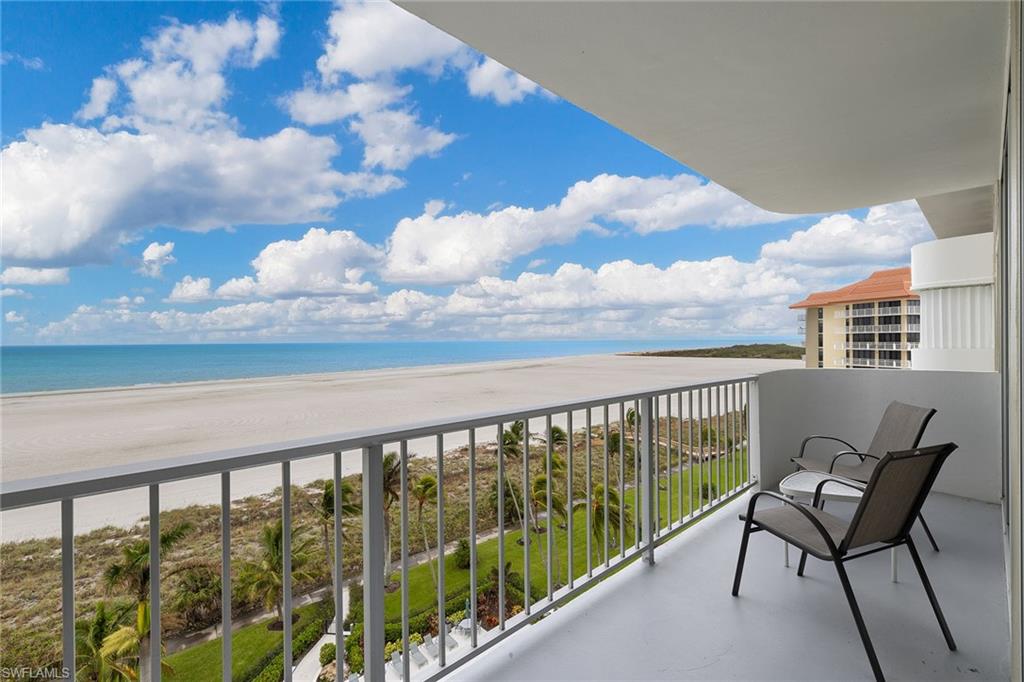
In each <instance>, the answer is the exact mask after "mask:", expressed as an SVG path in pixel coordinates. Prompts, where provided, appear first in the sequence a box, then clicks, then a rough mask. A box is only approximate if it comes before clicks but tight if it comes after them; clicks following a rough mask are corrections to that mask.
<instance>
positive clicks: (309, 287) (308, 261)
mask: <svg viewBox="0 0 1024 682" xmlns="http://www.w3.org/2000/svg"><path fill="white" fill-rule="evenodd" d="M381 258H382V253H381V252H380V250H379V249H377V248H376V247H374V246H372V245H370V244H367V243H366V242H364V241H363V240H362V239H360V238H359V237H358V236H357V235H356V234H355V233H354V232H351V231H349V230H332V231H330V232H328V231H327V230H325V229H323V228H313V229H311V230H309V231H308V232H306V234H304V235H303V236H302V238H301V239H298V240H289V239H282V240H280V241H276V242H272V243H271V244H268V245H267V246H266V247H265V248H264V249H263V250H262V251H260V253H259V255H258V256H256V258H254V259H253V261H252V267H253V269H254V271H255V276H254V277H249V276H246V277H240V278H235V279H232V280H228V281H227V282H226V283H224V284H223V285H222V286H220V287H218V289H217V292H216V293H217V295H218V296H219V297H222V298H248V297H251V296H266V297H271V298H288V297H298V296H329V295H334V296H338V295H361V294H369V293H372V292H373V291H375V290H376V287H375V286H374V285H373V284H371V283H370V282H366V281H364V280H363V276H364V275H365V274H366V271H367V269H368V268H370V267H373V266H375V265H376V264H377V263H378V262H379V261H380V260H381Z"/></svg>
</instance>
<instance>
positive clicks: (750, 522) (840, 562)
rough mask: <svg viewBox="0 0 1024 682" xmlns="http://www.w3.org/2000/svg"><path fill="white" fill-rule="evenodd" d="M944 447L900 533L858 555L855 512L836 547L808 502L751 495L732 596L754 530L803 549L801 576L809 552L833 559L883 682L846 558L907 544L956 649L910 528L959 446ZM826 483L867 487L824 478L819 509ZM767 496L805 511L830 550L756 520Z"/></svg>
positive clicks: (817, 495) (815, 502)
mask: <svg viewBox="0 0 1024 682" xmlns="http://www.w3.org/2000/svg"><path fill="white" fill-rule="evenodd" d="M837 440H838V439H837ZM932 447H935V446H932ZM943 447H947V448H948V451H947V452H945V453H944V454H941V455H940V459H939V461H938V462H937V463H936V464H935V465H934V466H933V467H932V470H931V472H930V473H929V475H928V479H927V480H926V482H925V484H924V485H923V486H922V488H921V492H920V493H919V494H918V496H917V498H916V499H915V500H914V503H913V505H912V511H911V513H909V514H908V515H907V519H908V520H907V522H906V523H905V524H904V526H903V528H902V530H901V531H900V533H899V534H898V535H897V536H896V537H894V538H892V539H891V540H889V541H886V542H882V543H878V546H876V547H873V548H871V549H868V550H865V551H861V552H857V553H855V554H849V553H848V549H847V546H846V545H847V542H848V541H849V539H850V537H851V535H852V531H853V530H854V529H855V527H856V524H857V521H858V518H857V516H856V515H855V516H854V519H853V521H851V523H850V525H849V526H848V528H847V532H846V536H845V538H844V539H843V540H842V542H840V543H839V545H838V546H837V545H836V544H835V542H833V540H832V537H831V536H830V535H829V533H828V531H827V530H826V529H825V527H824V526H823V525H822V523H821V521H819V520H818V519H817V518H815V516H814V515H813V514H812V513H811V512H809V511H808V510H807V507H806V506H805V505H803V504H801V503H799V502H797V501H795V500H791V499H789V498H788V497H785V496H784V495H780V494H779V493H775V492H772V491H767V490H763V491H759V492H756V493H754V494H753V495H751V497H750V502H749V503H748V505H747V512H746V514H741V515H740V520H741V521H744V526H743V539H742V540H741V542H740V554H739V558H738V559H737V562H736V576H735V578H734V579H733V584H732V596H734V597H737V596H739V591H740V579H741V578H742V576H743V564H744V562H745V560H746V557H747V541H748V540H749V538H750V534H751V533H757V532H759V531H762V530H765V531H768V532H769V533H771V534H772V535H775V536H776V537H778V538H779V539H781V540H783V541H785V542H789V543H790V544H793V545H795V546H797V547H798V548H800V549H801V550H802V552H803V554H802V555H801V557H800V567H799V569H798V571H797V574H798V575H801V576H802V575H803V571H804V565H805V563H806V559H807V555H808V554H811V555H813V556H814V557H815V558H818V559H821V560H823V561H831V562H832V563H833V564H834V565H835V567H836V572H837V573H838V574H839V582H840V584H841V585H842V586H843V592H844V593H845V595H846V600H847V602H848V603H849V605H850V611H851V612H852V613H853V620H854V622H855V623H856V625H857V632H858V633H859V634H860V639H861V642H862V643H863V645H864V651H865V653H866V654H867V657H868V661H869V662H870V664H871V670H872V672H873V673H874V676H875V679H876V680H878V681H879V682H884V680H885V676H884V675H883V674H882V668H881V666H880V665H879V663H878V656H877V655H876V654H875V648H874V646H873V645H872V644H871V637H870V636H869V635H868V630H867V627H866V626H865V624H864V617H863V616H862V615H861V612H860V607H859V606H858V605H857V599H856V597H855V596H854V594H853V587H852V585H851V584H850V578H849V576H848V575H847V573H846V568H845V566H844V564H845V563H846V562H847V561H852V560H853V559H859V558H861V557H865V556H869V555H871V554H876V553H878V552H884V551H885V550H887V549H892V548H894V547H899V546H900V545H906V546H907V550H908V551H909V552H910V556H911V558H912V559H913V562H914V567H915V568H916V569H917V573H918V575H919V576H920V578H921V584H922V585H923V586H924V590H925V592H926V593H927V595H928V601H929V602H930V603H931V606H932V610H933V611H934V612H935V618H936V619H937V620H938V621H939V627H940V628H941V629H942V636H943V637H945V639H946V645H947V646H948V647H949V650H950V651H956V642H954V641H953V634H952V633H951V632H950V630H949V625H948V624H947V623H946V618H945V616H944V615H943V614H942V609H941V608H940V607H939V601H938V599H937V598H936V596H935V591H934V590H933V589H932V584H931V581H930V580H929V579H928V574H927V573H926V572H925V570H924V564H923V563H922V562H921V556H920V555H919V554H918V552H917V547H916V546H915V545H914V540H913V538H911V537H910V529H911V528H912V527H913V525H914V521H915V519H916V518H918V517H919V515H920V512H921V505H923V504H924V500H925V497H927V495H928V492H929V491H930V490H931V486H932V483H933V482H934V480H935V477H936V476H937V475H938V472H939V469H940V468H941V465H942V462H943V461H945V459H946V457H948V456H949V454H950V453H952V452H953V450H955V449H956V446H955V445H953V444H948V445H946V446H943ZM916 452H920V450H917V451H915V453H916ZM827 483H838V484H841V485H846V486H849V487H851V488H855V489H857V490H860V491H862V492H864V491H865V490H866V486H860V485H855V484H853V483H851V482H850V481H848V480H846V479H839V478H835V479H833V478H829V479H825V480H823V481H821V482H820V483H819V484H818V485H817V487H816V488H815V491H814V500H813V502H812V505H813V506H815V507H818V508H820V507H819V504H820V503H821V501H822V500H821V495H822V489H823V488H824V487H825V484H827ZM765 497H768V498H772V499H775V500H778V501H780V502H782V503H783V504H786V505H789V506H790V507H792V508H794V509H796V510H798V511H799V512H800V513H801V514H803V516H804V517H805V518H806V519H807V520H808V521H809V522H810V523H811V524H812V525H813V526H814V528H815V529H816V530H817V531H818V533H820V534H821V537H822V539H823V540H824V541H825V544H826V546H827V547H828V553H827V554H823V553H821V552H819V551H818V550H816V549H814V548H813V547H811V546H810V545H808V544H807V543H804V542H801V541H800V540H799V539H798V538H794V537H791V536H788V535H784V534H781V533H779V532H776V531H775V530H774V529H772V528H769V527H767V526H761V525H758V524H757V522H756V521H754V511H755V508H756V506H757V502H758V500H760V499H762V498H765ZM862 500H863V498H862Z"/></svg>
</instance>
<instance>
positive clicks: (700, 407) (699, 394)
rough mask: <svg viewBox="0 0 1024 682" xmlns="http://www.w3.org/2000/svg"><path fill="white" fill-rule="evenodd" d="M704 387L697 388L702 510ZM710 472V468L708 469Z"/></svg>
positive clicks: (698, 467) (702, 504)
mask: <svg viewBox="0 0 1024 682" xmlns="http://www.w3.org/2000/svg"><path fill="white" fill-rule="evenodd" d="M704 466H705V463H704V389H703V388H698V389H697V495H699V496H700V511H702V512H703V511H704V498H705V495H704V489H705V486H704ZM708 473H709V474H710V473H711V472H710V469H709V470H708Z"/></svg>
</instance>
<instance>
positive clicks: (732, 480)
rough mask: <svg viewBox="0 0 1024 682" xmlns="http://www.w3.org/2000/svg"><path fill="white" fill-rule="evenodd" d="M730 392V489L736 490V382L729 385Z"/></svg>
mask: <svg viewBox="0 0 1024 682" xmlns="http://www.w3.org/2000/svg"><path fill="white" fill-rule="evenodd" d="M729 393H730V394H731V396H732V401H731V402H732V409H731V410H730V412H729V432H730V433H731V434H732V435H731V436H730V438H729V490H735V489H736V486H737V483H736V440H737V438H738V435H737V433H736V406H737V403H736V384H730V385H729Z"/></svg>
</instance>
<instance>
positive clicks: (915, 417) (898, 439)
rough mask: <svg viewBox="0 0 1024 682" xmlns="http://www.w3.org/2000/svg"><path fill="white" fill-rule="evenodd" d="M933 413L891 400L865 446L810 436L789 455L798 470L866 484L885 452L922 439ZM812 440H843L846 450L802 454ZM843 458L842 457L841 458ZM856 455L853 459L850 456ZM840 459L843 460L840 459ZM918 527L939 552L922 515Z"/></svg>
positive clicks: (910, 445) (911, 444) (931, 410)
mask: <svg viewBox="0 0 1024 682" xmlns="http://www.w3.org/2000/svg"><path fill="white" fill-rule="evenodd" d="M933 416H935V410H934V409H933V408H930V407H918V406H916V405H908V404H906V403H901V402H897V401H895V400H894V401H892V402H891V403H889V406H888V407H886V408H885V413H884V414H883V415H882V420H881V421H880V422H878V429H876V430H875V437H874V438H872V439H871V444H870V445H868V449H867V450H864V451H859V450H857V448H855V447H854V446H852V445H850V444H849V443H847V442H846V441H845V440H843V439H842V438H837V437H835V436H824V435H813V436H808V437H807V438H804V440H803V442H802V443H801V444H800V455H799V456H797V457H793V458H792V460H791V461H792V462H793V463H794V464H796V465H797V467H799V468H800V469H806V470H808V471H820V472H823V473H826V474H835V475H836V476H842V477H843V478H850V479H853V480H854V481H860V482H861V483H867V481H868V479H870V478H871V472H872V471H874V469H875V466H876V465H877V464H878V460H880V459H881V458H882V457H883V456H884V455H885V453H887V452H896V451H899V450H911V449H913V448H916V447H917V445H918V443H920V442H921V436H923V435H924V430H925V429H926V428H927V427H928V422H929V421H931V418H932V417H933ZM813 440H831V441H835V442H837V443H842V444H843V445H845V446H846V447H847V448H849V450H842V451H840V452H838V453H836V454H835V455H833V457H832V459H831V460H830V461H827V462H823V461H821V460H818V459H815V458H813V457H807V456H805V452H806V450H807V444H808V443H810V442H811V441H813ZM844 458H845V459H844ZM851 458H856V459H851ZM840 460H843V461H840ZM918 518H920V519H921V528H923V529H924V532H925V535H927V536H928V542H929V543H930V544H931V546H932V549H934V550H935V551H936V552H938V551H939V545H938V543H936V542H935V537H934V536H933V535H932V531H931V529H930V528H929V527H928V524H927V523H925V520H924V515H923V514H919V515H918Z"/></svg>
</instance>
